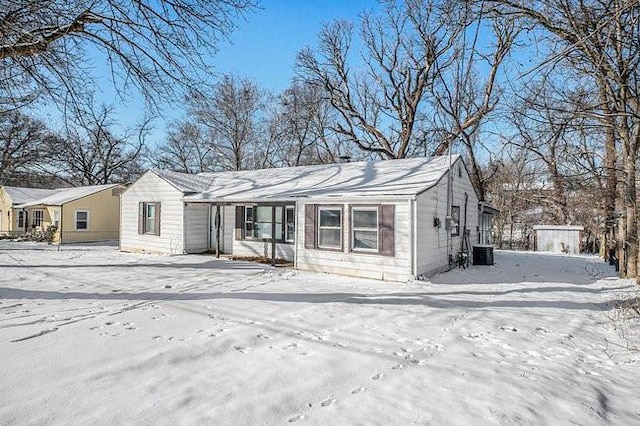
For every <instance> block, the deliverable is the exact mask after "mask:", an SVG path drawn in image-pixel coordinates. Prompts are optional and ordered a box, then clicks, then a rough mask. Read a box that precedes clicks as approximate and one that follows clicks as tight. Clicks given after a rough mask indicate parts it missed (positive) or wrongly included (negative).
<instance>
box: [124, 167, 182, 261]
mask: <svg viewBox="0 0 640 426" xmlns="http://www.w3.org/2000/svg"><path fill="white" fill-rule="evenodd" d="M140 202H160V203H162V208H161V213H160V235H148V234H140V235H139V234H138V203H140ZM183 207H184V206H183V202H182V192H180V191H178V190H177V189H176V188H175V187H173V186H172V185H170V184H169V183H167V182H166V181H165V180H164V179H161V178H159V177H158V176H157V175H156V174H155V173H153V172H147V173H145V174H144V175H143V176H142V177H141V178H140V179H138V180H137V181H136V182H135V183H134V184H133V185H132V186H131V187H129V188H128V189H127V190H126V191H125V192H124V193H123V194H122V196H121V209H120V230H121V231H120V250H122V251H132V252H149V253H162V254H182V253H184V234H183V230H184V228H183V223H184V208H183Z"/></svg>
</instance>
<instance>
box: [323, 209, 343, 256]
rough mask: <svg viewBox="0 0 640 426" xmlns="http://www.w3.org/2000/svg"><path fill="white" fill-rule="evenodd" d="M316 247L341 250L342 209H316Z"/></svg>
mask: <svg viewBox="0 0 640 426" xmlns="http://www.w3.org/2000/svg"><path fill="white" fill-rule="evenodd" d="M318 247H319V248H327V249H338V250H340V249H342V207H336V206H333V207H325V206H319V207H318Z"/></svg>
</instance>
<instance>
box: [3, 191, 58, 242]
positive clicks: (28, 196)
mask: <svg viewBox="0 0 640 426" xmlns="http://www.w3.org/2000/svg"><path fill="white" fill-rule="evenodd" d="M58 191H60V190H59V189H37V188H19V187H16V186H0V234H8V235H19V234H23V233H24V232H25V231H27V230H28V229H29V218H28V217H27V216H28V215H27V212H26V211H25V210H24V209H21V208H16V206H18V205H20V204H26V203H30V202H32V201H35V200H37V199H40V198H43V197H47V196H49V195H53V194H55V193H56V192H58Z"/></svg>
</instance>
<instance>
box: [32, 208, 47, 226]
mask: <svg viewBox="0 0 640 426" xmlns="http://www.w3.org/2000/svg"><path fill="white" fill-rule="evenodd" d="M43 221H44V210H34V211H33V222H31V225H33V227H34V228H39V227H41V226H42V222H43Z"/></svg>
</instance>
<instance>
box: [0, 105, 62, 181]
mask: <svg viewBox="0 0 640 426" xmlns="http://www.w3.org/2000/svg"><path fill="white" fill-rule="evenodd" d="M55 140H56V138H55V136H54V134H53V133H52V132H51V131H50V130H49V129H48V128H47V126H46V124H45V123H44V122H42V121H40V120H37V119H35V118H32V117H30V116H28V115H25V114H23V113H21V112H19V111H11V112H7V113H3V114H0V182H6V181H7V180H8V179H10V178H11V177H12V176H14V175H16V174H28V173H29V172H32V171H33V170H34V168H35V166H36V165H37V164H38V163H39V162H40V161H41V160H42V157H43V155H44V153H45V148H46V147H47V146H49V145H50V144H52V143H53V142H54V141H55Z"/></svg>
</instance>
